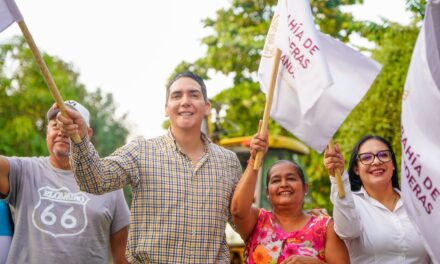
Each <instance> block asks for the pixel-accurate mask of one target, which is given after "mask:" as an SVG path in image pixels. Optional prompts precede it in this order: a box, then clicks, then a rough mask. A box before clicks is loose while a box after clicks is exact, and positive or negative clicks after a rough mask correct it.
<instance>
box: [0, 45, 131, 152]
mask: <svg viewBox="0 0 440 264" xmlns="http://www.w3.org/2000/svg"><path fill="white" fill-rule="evenodd" d="M43 57H44V60H45V62H46V64H47V65H48V68H49V70H50V72H51V73H52V75H53V78H54V80H55V83H56V84H57V86H58V88H59V90H60V93H61V95H62V96H63V98H64V99H65V100H67V99H73V100H77V101H78V102H81V103H83V104H84V105H85V106H86V107H87V108H88V109H89V111H90V113H91V126H92V128H93V129H94V131H95V134H94V137H93V141H94V143H95V146H96V148H97V149H98V151H100V153H101V154H104V155H108V154H109V153H110V152H112V151H113V150H114V149H115V148H116V147H118V146H120V145H122V144H123V143H125V139H126V137H127V135H128V128H127V124H125V123H124V121H123V118H124V116H123V117H122V118H119V119H118V118H116V117H115V116H114V112H115V109H116V105H115V102H114V100H113V97H112V95H111V94H103V93H102V91H101V90H100V89H98V90H96V91H95V92H88V91H87V90H86V88H85V86H84V85H83V84H81V83H80V82H79V74H78V73H77V72H76V71H75V69H74V66H73V65H71V64H68V63H66V62H64V61H62V60H60V59H58V58H56V57H53V56H50V55H47V54H44V55H43ZM53 103H54V100H53V99H52V96H51V95H50V92H49V89H48V88H47V85H46V83H45V82H44V79H43V77H42V76H41V74H40V71H39V68H38V66H37V65H36V63H35V60H34V59H33V57H32V54H31V51H30V49H29V48H28V46H27V44H26V43H25V41H24V39H23V38H21V37H15V38H12V39H10V40H9V41H8V42H6V43H5V44H2V45H0V153H1V154H2V155H9V156H10V155H15V156H35V155H37V156H39V155H47V154H48V151H47V147H46V140H45V135H46V124H47V118H46V113H47V110H48V109H49V107H50V106H52V104H53Z"/></svg>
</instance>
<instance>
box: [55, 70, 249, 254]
mask: <svg viewBox="0 0 440 264" xmlns="http://www.w3.org/2000/svg"><path fill="white" fill-rule="evenodd" d="M210 108H211V104H210V102H209V101H208V98H207V93H206V86H205V84H204V82H203V80H202V79H201V78H200V77H199V76H197V75H195V74H193V73H191V72H189V71H185V72H182V73H179V74H177V75H176V76H175V77H174V78H173V80H172V81H171V83H170V85H168V86H167V101H166V107H165V111H166V115H167V116H168V117H169V119H170V124H171V126H170V129H169V131H168V133H166V134H165V135H163V136H160V137H158V138H153V139H144V138H137V139H135V140H133V141H132V142H130V143H128V144H127V145H125V146H123V147H121V148H120V149H118V150H116V151H115V152H114V153H113V154H112V155H111V156H109V157H106V158H102V159H100V158H99V156H98V153H97V152H96V150H95V148H94V147H93V145H92V144H91V143H90V142H89V141H88V140H87V137H85V131H86V125H85V123H84V121H83V120H82V118H81V116H80V115H78V114H77V113H76V112H74V111H70V109H68V115H69V117H64V116H62V115H60V114H59V115H58V116H57V119H58V124H59V126H60V127H61V129H62V130H63V131H65V132H66V133H67V134H69V135H73V134H74V133H76V132H78V133H79V134H80V136H81V138H82V142H81V143H79V144H72V149H71V151H72V155H71V163H72V167H73V170H74V172H75V177H76V180H77V182H78V184H79V186H80V187H81V189H82V190H84V191H86V192H90V193H94V194H101V193H105V192H109V191H113V190H116V189H119V188H122V187H123V186H124V185H125V184H130V185H131V186H132V190H133V201H132V206H131V225H130V233H129V241H128V245H127V252H126V257H127V259H128V261H129V262H131V263H229V261H230V260H229V250H228V246H227V244H226V237H225V227H226V223H227V222H228V221H230V219H231V217H230V213H229V204H230V201H231V197H232V194H233V190H234V188H235V185H236V184H237V182H238V180H239V177H240V175H241V172H242V170H241V166H240V162H239V161H238V158H237V156H236V155H235V153H233V152H232V151H229V150H227V149H224V148H222V147H220V146H218V145H216V144H213V143H212V142H211V141H210V140H209V139H208V138H207V137H206V136H205V135H204V134H203V133H201V130H200V129H201V124H202V120H203V119H204V117H205V116H206V115H208V114H209V111H210Z"/></svg>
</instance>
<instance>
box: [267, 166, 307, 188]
mask: <svg viewBox="0 0 440 264" xmlns="http://www.w3.org/2000/svg"><path fill="white" fill-rule="evenodd" d="M281 163H289V164H292V165H293V166H294V167H295V168H296V170H297V171H298V174H299V177H300V178H301V182H302V184H303V185H305V184H306V179H305V177H304V172H303V170H302V169H301V167H300V166H299V165H298V163H296V162H295V161H293V160H278V161H276V162H275V163H274V164H272V166H270V168H269V169H268V170H267V175H266V188H269V178H270V177H269V175H270V171H271V170H272V168H273V167H275V166H276V165H278V164H281Z"/></svg>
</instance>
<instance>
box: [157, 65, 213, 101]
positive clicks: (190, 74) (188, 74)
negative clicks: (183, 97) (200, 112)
mask: <svg viewBox="0 0 440 264" xmlns="http://www.w3.org/2000/svg"><path fill="white" fill-rule="evenodd" d="M180 78H191V79H193V80H194V81H196V82H197V83H198V84H199V85H200V88H201V89H202V94H203V99H204V100H205V102H207V101H208V93H207V91H206V85H205V82H204V81H203V79H202V77H200V76H199V75H197V74H195V73H193V72H191V71H183V72H179V73H177V74H176V75H174V77H173V78H172V79H171V81H170V82H169V83H168V85H167V92H166V96H167V98H166V100H165V102H167V103H168V98H169V96H170V87H171V85H173V83H174V82H175V81H177V80H179V79H180Z"/></svg>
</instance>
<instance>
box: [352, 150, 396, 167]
mask: <svg viewBox="0 0 440 264" xmlns="http://www.w3.org/2000/svg"><path fill="white" fill-rule="evenodd" d="M375 157H377V159H378V160H379V161H381V162H388V161H390V160H391V158H392V157H393V152H392V151H391V150H389V149H388V150H381V151H379V152H377V153H376V154H373V153H371V152H366V153H360V154H358V160H359V161H360V162H361V163H362V164H364V165H370V164H373V162H374V158H375Z"/></svg>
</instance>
